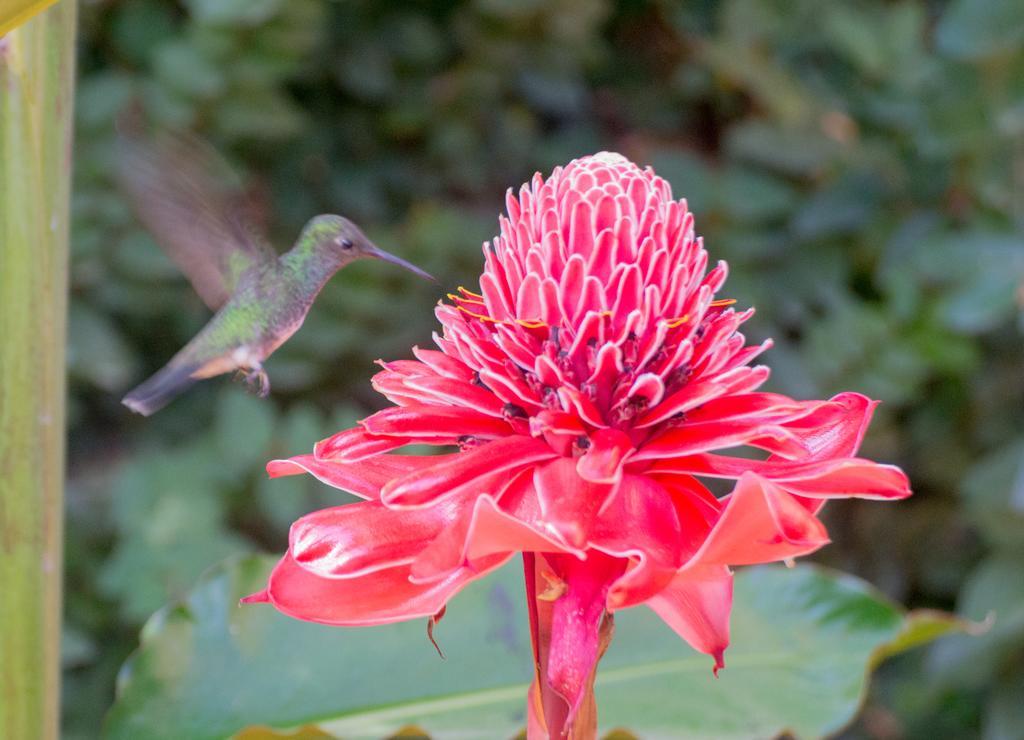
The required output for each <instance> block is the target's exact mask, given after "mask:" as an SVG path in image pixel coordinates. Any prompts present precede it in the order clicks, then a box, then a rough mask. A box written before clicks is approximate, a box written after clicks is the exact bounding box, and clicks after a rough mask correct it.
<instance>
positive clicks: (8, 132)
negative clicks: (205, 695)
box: [0, 0, 76, 739]
mask: <svg viewBox="0 0 1024 740" xmlns="http://www.w3.org/2000/svg"><path fill="white" fill-rule="evenodd" d="M75 15H76V7H75V2H74V1H73V0H62V2H60V3H58V4H57V5H54V6H53V7H51V8H49V9H48V10H47V11H46V12H44V13H41V14H39V15H37V16H35V17H34V18H32V19H31V20H29V21H27V22H26V23H25V24H24V25H21V26H19V27H17V28H15V29H14V30H13V31H11V32H10V33H9V34H7V35H6V36H4V37H3V38H2V39H0V588H2V592H0V737H5V738H33V739H35V738H42V739H49V738H56V737H57V736H58V725H59V716H60V708H59V699H60V628H61V574H62V567H61V565H62V556H63V553H62V546H61V545H62V542H61V541H62V535H63V488H64V392H65V374H64V345H65V335H66V313H67V270H68V267H67V265H68V217H69V213H68V197H69V189H70V182H71V133H72V109H73V105H72V104H73V97H74V38H75Z"/></svg>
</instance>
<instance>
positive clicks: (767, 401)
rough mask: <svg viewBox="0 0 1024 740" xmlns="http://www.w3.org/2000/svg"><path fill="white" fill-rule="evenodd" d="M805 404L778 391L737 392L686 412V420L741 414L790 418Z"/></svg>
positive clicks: (710, 418) (701, 420)
mask: <svg viewBox="0 0 1024 740" xmlns="http://www.w3.org/2000/svg"><path fill="white" fill-rule="evenodd" d="M804 406H805V404H802V403H800V402H799V401H794V400H793V399H792V398H790V397H789V396H783V395H781V394H778V393H738V394H735V395H729V396H722V397H719V398H715V399H713V400H711V401H708V402H707V403H706V404H704V405H703V406H701V407H700V408H697V409H694V410H693V412H692V413H690V414H688V415H687V417H686V420H687V421H688V422H706V421H722V420H723V419H734V418H736V417H743V416H757V417H758V419H761V420H769V419H770V420H780V421H781V420H783V419H790V418H793V417H794V416H796V415H797V414H799V413H800V411H801V409H803V408H804Z"/></svg>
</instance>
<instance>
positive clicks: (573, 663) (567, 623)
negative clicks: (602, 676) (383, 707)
mask: <svg viewBox="0 0 1024 740" xmlns="http://www.w3.org/2000/svg"><path fill="white" fill-rule="evenodd" d="M545 559H546V560H547V561H548V563H549V564H551V566H552V567H553V569H554V570H555V575H556V576H557V577H558V578H560V579H561V581H562V582H563V583H564V584H565V591H564V592H563V593H562V595H561V596H559V597H558V598H557V599H555V601H554V603H553V604H552V609H551V641H550V644H549V646H548V655H547V680H548V683H549V684H550V686H551V688H553V689H554V690H555V691H556V692H557V693H558V694H559V695H560V696H561V697H562V698H563V699H565V701H566V703H567V704H568V705H569V713H568V716H567V717H566V719H565V725H566V726H567V727H569V726H571V725H572V721H573V718H574V717H575V715H576V712H577V710H578V709H579V707H580V703H581V701H582V700H583V697H584V690H585V689H586V688H587V680H588V679H589V677H590V674H591V672H592V671H593V670H594V667H595V666H596V664H597V659H598V647H599V642H600V637H599V629H600V626H601V619H602V617H603V616H604V611H605V603H606V601H607V598H608V589H609V587H610V586H611V583H612V582H613V581H614V580H615V579H616V578H617V577H618V576H619V575H620V574H621V573H622V570H623V568H624V567H625V561H623V560H618V559H615V558H610V557H608V556H607V555H603V554H601V553H598V552H595V551H591V552H590V553H589V554H588V556H587V559H586V560H583V561H581V560H578V559H576V558H574V557H572V556H569V555H547V556H545Z"/></svg>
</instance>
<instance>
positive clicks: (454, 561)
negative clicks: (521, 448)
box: [411, 473, 583, 582]
mask: <svg viewBox="0 0 1024 740" xmlns="http://www.w3.org/2000/svg"><path fill="white" fill-rule="evenodd" d="M518 479H519V480H521V481H522V482H521V483H520V484H519V485H523V486H530V487H531V488H532V485H531V484H530V476H529V474H528V473H527V474H526V475H520V476H518ZM515 552H562V553H571V554H573V555H575V556H576V557H580V558H582V557H583V551H582V550H576V549H573V548H571V547H569V546H567V545H565V544H564V543H562V542H560V541H558V540H556V539H555V538H554V537H552V536H551V535H550V534H548V533H546V532H545V531H544V530H543V529H542V528H541V527H539V526H537V525H536V524H534V523H528V522H524V521H522V520H520V519H518V518H516V517H515V516H513V515H512V514H510V513H508V512H507V511H505V510H504V509H503V508H502V507H501V506H499V503H498V502H497V501H496V500H495V499H494V498H493V497H492V496H490V495H488V494H484V495H483V496H479V497H478V498H477V499H476V501H474V502H473V505H472V507H464V508H463V510H462V512H461V514H460V516H459V518H458V519H457V520H456V521H454V522H452V523H451V524H450V525H449V526H448V527H447V528H446V529H445V530H444V532H442V533H441V534H439V535H438V536H437V537H435V538H434V540H433V542H431V543H430V545H429V546H427V547H426V548H425V549H424V550H423V551H422V552H421V553H420V554H419V555H418V556H417V558H416V560H415V561H414V562H413V564H412V572H411V573H412V579H413V580H414V581H420V582H427V581H431V580H434V579H436V578H442V577H444V576H446V575H448V574H449V573H451V572H452V571H453V570H455V569H457V568H459V567H460V566H462V565H464V564H465V563H468V562H471V561H474V560H479V559H481V558H484V557H487V556H489V555H494V554H496V553H515Z"/></svg>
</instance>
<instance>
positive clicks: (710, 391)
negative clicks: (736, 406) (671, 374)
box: [637, 345, 769, 429]
mask: <svg viewBox="0 0 1024 740" xmlns="http://www.w3.org/2000/svg"><path fill="white" fill-rule="evenodd" d="M680 346H684V345H680ZM669 369H672V368H669ZM768 372H769V371H768V368H766V367H764V366H763V365H758V366H756V367H737V368H735V369H733V370H729V371H728V372H725V373H723V374H721V375H718V376H716V377H713V378H711V379H708V380H698V381H695V382H693V383H688V384H687V385H685V386H683V388H681V389H680V390H678V391H676V392H675V393H673V394H672V395H670V396H668V397H667V398H666V399H665V400H664V401H662V402H661V403H660V404H658V405H657V406H655V407H654V408H652V409H650V410H649V411H647V412H646V413H645V414H644V415H643V416H641V417H640V419H639V420H638V422H637V428H638V429H644V428H646V427H650V426H654V425H655V424H659V423H661V422H663V421H665V420H666V419H669V418H671V417H673V416H675V415H676V414H681V413H686V412H687V411H689V410H691V409H695V408H697V407H698V406H701V405H702V404H705V403H707V402H708V401H710V400H712V399H714V398H718V397H719V396H726V395H731V394H734V393H745V392H747V391H751V390H753V389H754V388H756V387H757V386H759V385H761V383H763V382H764V381H765V380H767V378H768Z"/></svg>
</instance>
